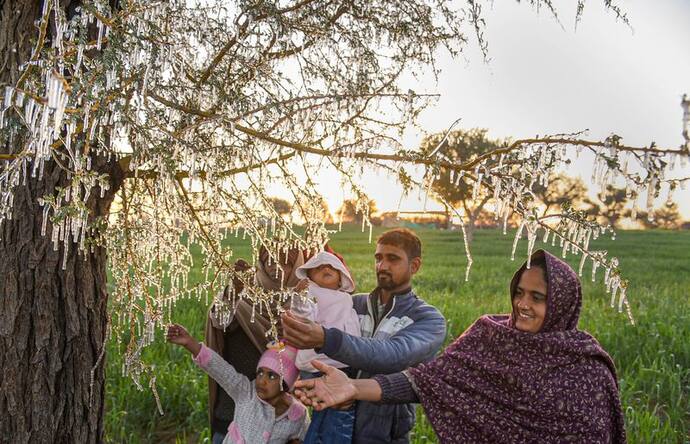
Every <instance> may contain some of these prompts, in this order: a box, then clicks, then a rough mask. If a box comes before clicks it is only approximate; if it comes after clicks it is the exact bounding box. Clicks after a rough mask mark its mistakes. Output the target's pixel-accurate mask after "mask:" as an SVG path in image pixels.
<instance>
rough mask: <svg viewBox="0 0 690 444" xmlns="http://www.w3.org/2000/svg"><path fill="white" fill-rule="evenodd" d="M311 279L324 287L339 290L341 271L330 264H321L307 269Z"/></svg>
mask: <svg viewBox="0 0 690 444" xmlns="http://www.w3.org/2000/svg"><path fill="white" fill-rule="evenodd" d="M307 276H309V280H311V281H312V282H313V283H315V284H316V285H318V286H319V287H322V288H329V289H331V290H337V289H338V288H340V272H339V271H338V270H336V269H335V268H333V267H331V266H330V265H328V264H322V265H319V266H318V267H316V268H310V269H309V270H307Z"/></svg>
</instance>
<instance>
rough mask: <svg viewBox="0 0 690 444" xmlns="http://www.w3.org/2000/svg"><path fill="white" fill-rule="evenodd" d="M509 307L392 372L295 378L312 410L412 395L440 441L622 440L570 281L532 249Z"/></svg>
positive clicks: (327, 370)
mask: <svg viewBox="0 0 690 444" xmlns="http://www.w3.org/2000/svg"><path fill="white" fill-rule="evenodd" d="M510 294H511V302H512V313H511V314H510V315H494V316H482V317H481V318H479V319H478V320H477V321H476V322H475V323H474V324H473V325H472V326H471V327H470V328H468V329H467V331H465V333H463V334H462V335H461V336H460V337H459V338H458V339H456V340H455V342H453V343H452V344H451V345H450V346H449V347H448V348H447V349H446V350H445V351H444V353H443V355H441V356H440V357H439V358H437V359H436V360H434V361H432V362H429V363H427V364H422V365H420V366H417V367H413V368H410V369H408V370H406V371H404V372H402V373H397V374H392V375H377V376H374V377H373V378H372V379H362V380H350V379H348V378H347V377H346V376H345V375H344V374H342V373H341V372H339V371H338V370H336V369H333V368H331V367H329V366H326V365H323V364H321V363H318V362H317V363H315V366H317V368H318V369H319V370H320V371H322V372H323V373H324V374H325V375H326V376H324V377H323V378H320V379H312V380H307V381H301V382H298V384H297V387H298V388H299V389H300V390H299V391H298V394H299V395H300V397H301V399H302V401H303V402H304V403H306V404H309V405H313V406H314V408H315V409H317V410H321V409H323V408H326V407H330V406H338V405H345V404H348V403H350V402H352V401H353V400H365V401H379V402H384V403H403V402H415V401H416V402H421V404H422V407H423V408H424V411H425V413H426V415H427V417H428V418H429V421H430V422H431V424H432V425H433V427H434V430H435V431H436V434H437V435H438V437H439V439H440V440H441V442H472V443H474V442H520V443H522V442H525V443H527V442H578V443H580V442H587V443H624V442H625V429H624V423H623V414H622V411H621V406H620V399H619V396H618V383H617V380H616V373H615V369H614V365H613V361H612V360H611V358H610V357H609V355H608V354H607V353H606V352H605V351H604V350H603V349H602V347H601V346H600V345H599V343H598V342H597V340H596V339H594V338H593V337H592V336H591V335H589V334H588V333H586V332H583V331H579V330H577V322H578V319H579V315H580V307H581V305H582V292H581V288H580V282H579V280H578V278H577V275H576V274H575V272H574V271H573V270H572V269H571V268H570V266H568V265H567V264H566V263H565V262H563V261H561V260H560V259H558V258H556V257H555V256H553V255H551V254H549V253H547V252H544V251H543V250H539V251H537V252H536V253H534V255H533V256H532V258H531V267H530V268H529V269H528V268H527V266H526V264H524V265H523V266H522V267H521V268H520V269H519V270H518V271H517V273H515V276H514V277H513V280H512V281H511V284H510Z"/></svg>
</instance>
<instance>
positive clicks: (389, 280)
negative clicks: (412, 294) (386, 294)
mask: <svg viewBox="0 0 690 444" xmlns="http://www.w3.org/2000/svg"><path fill="white" fill-rule="evenodd" d="M382 276H383V277H384V279H381V277H382ZM376 283H377V284H378V287H379V288H382V289H384V290H391V289H393V288H395V287H397V286H398V283H397V282H395V281H394V280H393V276H391V275H390V274H388V273H379V274H377V275H376Z"/></svg>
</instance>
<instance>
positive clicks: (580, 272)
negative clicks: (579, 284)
mask: <svg viewBox="0 0 690 444" xmlns="http://www.w3.org/2000/svg"><path fill="white" fill-rule="evenodd" d="M586 259H587V254H585V252H584V250H583V251H582V258H581V259H580V268H579V269H578V272H577V275H578V276H580V277H582V270H583V269H584V268H585V260H586Z"/></svg>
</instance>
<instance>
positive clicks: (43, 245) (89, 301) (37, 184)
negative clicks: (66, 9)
mask: <svg viewBox="0 0 690 444" xmlns="http://www.w3.org/2000/svg"><path fill="white" fill-rule="evenodd" d="M62 3H63V4H64V2H62ZM41 8H42V6H41V4H40V2H37V1H35V0H5V1H0V14H1V15H0V54H2V56H0V58H1V60H0V90H2V91H3V92H4V86H5V85H7V84H14V83H15V82H16V81H17V78H18V73H19V66H20V65H21V64H22V63H24V62H26V61H27V60H28V59H29V57H30V55H31V50H32V48H31V47H30V43H29V42H30V41H31V40H32V38H35V35H36V28H35V25H34V22H35V20H37V18H38V17H39V16H40V12H41ZM15 145H16V146H2V147H0V151H1V152H3V153H16V152H17V151H18V148H17V146H19V144H18V143H16V144H15ZM93 169H94V170H96V171H100V172H106V173H108V174H110V177H111V188H110V190H109V191H108V192H106V193H105V196H104V198H103V199H99V198H98V197H99V194H100V193H99V192H98V191H99V190H95V192H93V193H92V194H91V196H92V197H91V198H90V200H89V202H87V206H88V207H89V209H90V210H91V213H90V214H91V217H90V221H93V219H94V217H97V216H102V217H105V218H106V219H107V215H108V212H109V208H110V204H111V202H112V200H113V197H114V194H115V192H116V191H117V189H118V188H119V184H120V183H121V181H122V175H121V172H120V169H119V167H118V166H117V164H116V163H114V162H108V161H106V160H105V159H97V158H94V159H93ZM67 183H68V179H67V176H66V173H65V171H64V170H62V169H61V168H60V167H58V166H57V165H56V164H55V163H53V162H46V164H45V171H44V175H43V178H42V180H41V181H39V180H38V179H36V178H34V179H32V178H30V177H28V178H27V182H26V184H23V185H20V186H18V187H17V188H16V189H15V193H14V208H13V211H12V220H6V221H4V223H3V224H2V226H0V375H2V376H1V378H0V442H3V443H28V442H31V443H48V442H55V443H93V442H101V441H103V435H104V431H103V416H104V393H105V390H104V383H105V372H104V357H103V360H101V361H100V362H99V361H98V359H99V355H100V354H101V352H102V350H103V347H104V340H105V335H106V324H107V296H108V295H107V292H106V252H105V249H104V248H100V247H97V248H95V249H94V251H93V252H92V253H78V251H77V250H78V249H77V246H76V244H73V243H72V244H71V245H70V248H69V253H68V256H67V261H66V268H65V269H64V270H63V268H62V267H63V248H64V247H63V243H62V242H60V243H59V244H58V245H59V248H58V250H57V251H54V250H53V244H52V241H51V239H50V234H49V233H50V232H51V223H50V222H48V227H47V230H46V233H48V234H47V236H42V235H41V224H42V218H43V215H42V207H40V206H39V205H38V203H37V199H38V198H39V197H41V196H43V195H46V194H54V193H55V187H56V186H64V185H66V184H67ZM97 362H98V365H97V366H96V364H97ZM94 367H95V372H94V374H93V381H92V379H91V371H92V368H94Z"/></svg>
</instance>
